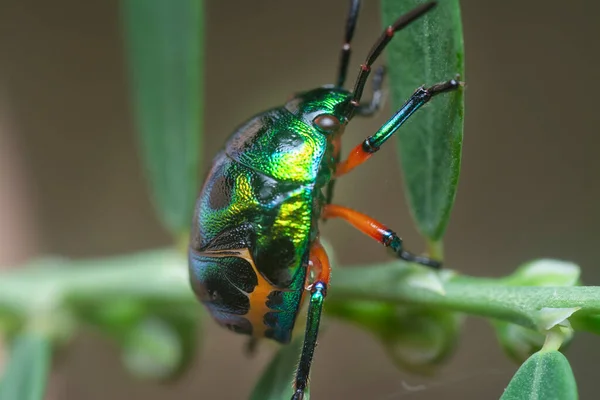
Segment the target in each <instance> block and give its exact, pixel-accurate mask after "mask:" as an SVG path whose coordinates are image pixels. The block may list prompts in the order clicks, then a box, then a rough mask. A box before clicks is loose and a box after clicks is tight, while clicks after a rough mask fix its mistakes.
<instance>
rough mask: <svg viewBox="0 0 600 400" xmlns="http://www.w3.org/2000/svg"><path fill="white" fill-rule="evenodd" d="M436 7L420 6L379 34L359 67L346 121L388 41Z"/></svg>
mask: <svg viewBox="0 0 600 400" xmlns="http://www.w3.org/2000/svg"><path fill="white" fill-rule="evenodd" d="M436 5H437V3H436V2H435V1H431V2H428V3H424V4H421V5H420V6H418V7H416V8H414V9H413V10H411V11H409V12H407V13H406V14H404V15H402V16H401V17H400V18H398V19H397V20H396V22H394V23H393V24H392V25H390V26H388V27H387V28H386V29H385V30H384V31H383V33H382V34H381V36H380V37H379V39H377V41H376V42H375V44H374V45H373V47H372V48H371V51H370V52H369V54H368V55H367V58H366V60H365V63H364V64H362V65H361V66H360V72H359V73H358V77H357V78H356V83H355V84H354V90H353V92H352V99H351V100H350V103H349V104H348V109H347V112H346V118H347V119H350V118H352V116H353V114H354V112H355V111H356V108H357V107H358V106H359V104H360V98H361V97H362V94H363V90H364V89H365V84H366V83H367V78H368V77H369V73H370V72H371V66H372V65H373V63H374V62H375V60H377V57H379V55H380V54H381V52H382V51H383V49H385V46H387V44H388V43H389V42H390V40H392V37H394V33H396V32H398V31H400V30H402V29H403V28H405V27H406V26H408V25H409V24H410V23H411V22H413V21H415V20H416V19H417V18H419V17H421V16H422V15H424V14H425V13H426V12H428V11H429V10H431V9H432V8H433V7H435V6H436Z"/></svg>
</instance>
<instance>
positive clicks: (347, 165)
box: [335, 77, 462, 177]
mask: <svg viewBox="0 0 600 400" xmlns="http://www.w3.org/2000/svg"><path fill="white" fill-rule="evenodd" d="M461 85H462V83H461V82H459V80H458V77H457V78H456V79H452V80H449V81H447V82H443V83H438V84H437V85H433V86H431V87H430V88H424V87H420V88H418V89H417V90H416V91H415V93H414V94H413V95H412V96H411V97H410V99H408V101H407V102H406V103H404V106H402V108H400V110H398V111H397V112H396V114H394V116H393V117H392V118H390V119H389V120H388V121H387V122H386V123H385V124H384V125H383V126H382V127H381V128H379V130H378V131H377V132H376V133H375V134H374V135H373V136H369V137H368V138H366V139H365V141H364V142H362V143H361V144H359V145H358V146H356V147H355V148H354V149H353V150H352V152H351V153H350V155H349V156H348V159H346V160H345V161H342V162H341V163H339V164H338V165H337V167H336V171H335V176H336V177H339V176H341V175H344V174H347V173H348V172H350V171H351V170H353V169H354V168H356V167H357V166H359V165H360V164H362V163H364V162H365V161H367V160H368V159H369V158H370V157H371V156H372V155H373V154H374V153H375V152H376V151H377V150H379V148H380V147H381V146H382V145H383V144H384V143H385V142H386V141H387V140H388V139H389V138H390V137H391V136H392V135H393V134H394V133H395V132H396V131H397V130H398V128H400V127H401V126H402V124H404V122H405V121H406V120H407V119H408V118H409V117H410V116H411V115H412V114H413V113H414V112H415V111H417V110H418V109H419V108H421V107H422V106H423V105H424V104H426V103H427V102H428V101H429V100H431V99H432V98H433V97H434V96H436V95H438V94H440V93H444V92H449V91H452V90H456V89H458V88H459V87H460V86H461Z"/></svg>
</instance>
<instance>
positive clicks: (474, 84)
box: [0, 0, 600, 400]
mask: <svg viewBox="0 0 600 400" xmlns="http://www.w3.org/2000/svg"><path fill="white" fill-rule="evenodd" d="M165 1H166V0H165ZM364 3H365V4H364V6H363V9H362V15H361V19H360V22H359V26H358V31H357V35H356V40H355V42H356V44H355V47H354V48H355V53H354V54H355V55H356V56H355V58H354V59H353V64H355V65H356V66H357V65H358V64H359V63H360V62H361V61H362V60H361V58H362V57H363V55H364V54H365V53H366V51H367V50H368V48H369V47H370V46H371V44H372V42H373V40H374V38H375V37H377V35H378V34H379V32H380V22H379V8H378V7H379V3H378V2H376V1H365V2H364ZM207 7H208V11H207V18H208V22H207V25H208V38H207V52H206V54H207V63H208V64H207V71H206V74H207V77H208V79H207V92H206V99H207V101H206V113H205V115H206V123H205V132H206V139H205V143H206V148H205V163H204V164H205V166H206V165H207V163H208V162H209V160H210V158H211V156H212V154H214V152H215V151H216V150H217V149H218V148H219V146H220V145H221V144H222V142H223V141H224V139H225V137H226V136H227V135H228V134H229V132H230V131H231V130H232V129H233V127H234V126H235V125H236V124H237V123H238V122H239V121H241V120H243V119H245V118H247V117H248V116H250V115H252V114H254V113H256V112H258V111H261V110H262V109H265V108H268V107H271V106H273V105H276V104H279V103H282V102H283V101H284V100H285V99H286V98H287V96H288V95H289V94H290V93H292V92H293V91H295V90H298V89H305V88H309V87H312V86H316V85H320V84H323V83H328V82H330V81H331V80H332V79H333V78H334V75H335V68H336V62H337V57H338V49H339V45H340V40H341V36H342V27H343V23H344V18H345V13H346V9H347V2H346V1H345V0H335V1H327V2H324V1H317V0H304V1H296V2H292V1H286V2H282V1H275V0H260V1H251V2H250V1H211V0H208V1H207ZM462 8H463V17H464V31H465V41H466V48H467V58H466V60H467V61H466V62H467V76H466V80H467V83H468V87H467V92H466V101H467V110H466V132H465V144H464V156H463V164H462V165H463V167H462V175H461V179H460V187H459V191H458V196H457V201H456V206H455V208H454V211H453V214H452V219H451V223H450V227H449V229H448V233H447V238H446V254H447V262H448V264H449V265H450V266H451V267H452V268H456V269H458V270H460V271H462V272H465V273H469V274H474V275H481V276H483V275H489V276H499V275H503V274H507V273H509V272H511V271H512V270H513V269H514V268H515V267H516V266H517V265H519V264H520V263H522V262H524V261H528V260H530V259H533V258H536V257H557V258H561V259H567V260H573V261H575V262H577V263H579V264H580V265H581V266H582V269H583V278H584V280H585V282H586V283H587V284H592V285H593V284H598V283H599V282H600V268H599V264H598V262H597V256H595V254H596V253H594V252H595V251H597V246H598V244H597V243H598V241H599V240H600V233H599V231H598V229H597V226H598V224H599V223H600V208H599V207H598V203H599V200H600V182H598V180H599V178H600V159H599V158H598V156H597V153H598V150H597V149H598V146H599V144H600V138H599V137H598V126H600V113H599V112H598V110H597V94H596V93H597V92H599V91H600V80H599V79H598V75H597V71H598V67H597V66H598V62H599V61H600V45H599V44H598V41H597V39H598V38H599V37H600V24H598V18H597V16H598V15H599V14H600V3H597V2H591V1H582V2H571V3H568V5H567V3H565V2H564V1H557V0H550V1H544V2H542V1H534V2H521V1H516V0H507V1H503V2H483V1H475V0H463V1H462ZM396 40H401V35H400V36H399V37H398V38H397V39H396ZM351 71H352V72H353V73H354V71H355V70H354V69H352V70H351ZM428 83H432V82H428ZM390 113H391V110H390V109H389V108H388V107H386V108H385V109H384V110H383V112H382V113H381V114H380V115H379V117H378V118H376V119H374V120H356V121H355V122H353V124H352V126H351V128H350V129H349V130H348V132H347V135H346V138H345V140H346V141H345V143H346V146H345V149H346V151H347V150H348V149H349V148H350V147H351V146H353V145H354V144H355V143H358V142H359V141H360V140H361V139H363V138H364V137H365V136H366V135H368V134H370V133H372V132H373V131H374V130H375V129H376V128H377V127H378V126H380V125H381V124H382V123H383V122H384V120H385V118H386V117H387V116H389V115H390ZM0 184H1V185H0V264H1V265H6V264H16V263H18V262H20V261H22V260H24V259H25V258H26V257H27V255H29V254H35V253H58V254H63V255H67V256H73V257H83V256H100V255H108V254H114V253H122V252H128V251H134V250H140V249H145V248H152V247H155V246H161V245H165V244H168V243H169V237H168V236H167V234H166V232H165V231H164V230H163V229H162V228H161V227H160V225H159V224H158V222H157V219H156V218H155V216H154V213H153V210H152V207H151V205H150V204H149V201H148V196H147V193H146V187H145V183H144V180H143V175H142V172H141V169H140V166H139V163H138V156H137V154H136V149H135V135H134V132H133V121H132V115H131V110H130V107H129V100H128V87H127V81H126V74H125V73H124V58H123V49H122V41H121V36H120V27H119V20H118V3H117V1H116V0H112V1H88V2H81V1H76V0H55V1H52V2H47V1H41V0H36V1H34V0H0ZM384 194H385V195H384ZM336 198H337V199H338V200H339V201H340V202H343V203H344V204H346V205H348V206H351V207H355V208H357V209H359V210H361V211H364V212H366V213H368V214H370V215H372V216H373V217H375V218H377V219H380V220H382V221H385V222H387V223H388V224H389V225H390V226H391V227H392V228H394V229H396V230H397V231H399V232H400V233H402V235H403V236H404V238H405V240H406V242H407V243H409V244H411V247H412V248H413V249H414V250H415V251H420V250H421V249H422V248H423V247H422V246H423V244H422V241H421V240H420V238H419V236H418V235H417V234H416V232H415V230H414V228H413V225H412V221H411V220H410V217H409V215H408V212H407V208H406V204H405V202H404V198H403V195H402V191H401V181H400V174H399V170H398V168H397V167H396V159H395V148H394V145H389V146H386V147H385V148H384V149H383V150H382V151H381V152H380V153H379V154H378V156H377V157H374V158H373V159H372V160H370V161H369V162H368V163H367V164H366V165H364V166H363V167H361V168H359V169H357V170H356V172H355V173H353V174H351V175H350V176H348V177H346V178H345V179H343V180H341V181H340V182H339V184H338V185H337V195H336ZM325 236H326V237H327V238H328V239H329V240H330V241H331V242H332V243H333V245H334V246H335V248H336V249H337V257H338V259H340V260H341V261H342V262H343V263H366V262H370V261H381V260H385V259H386V254H385V252H384V251H383V250H382V249H381V248H380V246H378V245H377V244H376V243H373V242H372V241H370V240H369V239H367V238H365V237H363V236H362V235H361V234H360V233H358V232H356V231H354V230H353V229H350V228H348V227H347V226H346V225H345V224H344V223H343V222H332V223H330V224H327V227H326V228H325ZM333 284H334V285H335V277H334V281H333ZM208 331H209V332H208V334H207V337H206V340H205V343H204V346H203V347H204V351H203V352H202V354H201V355H199V357H201V358H199V359H198V362H197V364H196V367H195V368H194V370H192V371H190V373H189V374H187V375H186V377H185V378H184V379H183V380H182V381H180V382H179V383H177V384H175V385H174V386H172V387H161V386H159V385H156V384H148V383H146V382H139V381H136V380H134V379H133V378H131V377H130V376H129V375H128V374H127V373H126V372H125V371H124V369H123V367H122V366H121V364H120V361H119V356H118V353H117V351H116V349H115V348H114V347H113V346H112V345H111V344H109V343H107V342H106V341H105V340H104V339H102V338H99V337H92V336H90V335H86V336H84V337H81V338H79V339H78V340H77V341H76V343H75V344H74V345H73V346H71V347H70V348H69V350H68V351H67V352H66V354H65V355H64V357H63V358H62V360H61V363H60V364H59V365H58V366H57V369H56V373H55V379H54V381H53V384H52V397H53V398H54V399H61V400H62V399H65V400H79V399H90V400H94V399H98V400H100V399H106V398H111V399H133V398H144V399H149V400H150V399H152V400H158V399H168V398H177V399H200V398H202V399H240V398H245V396H246V394H247V393H249V390H250V389H251V387H252V385H253V383H254V382H255V380H256V378H257V377H258V375H259V374H260V372H261V369H262V367H263V366H264V364H265V362H266V361H267V360H268V358H269V352H268V351H265V352H263V353H261V354H260V355H259V356H258V357H257V358H255V359H252V360H248V359H247V358H246V357H245V356H244V355H243V354H242V351H241V350H242V344H243V338H241V337H239V336H237V335H233V334H230V333H229V332H225V331H224V330H221V329H216V328H215V327H214V325H213V324H212V322H211V323H210V326H209V330H208ZM464 331H465V335H464V336H463V339H462V341H461V344H460V346H459V348H458V350H457V352H456V355H455V357H454V358H453V360H452V361H451V362H450V363H449V364H448V365H447V366H446V367H444V368H443V370H442V372H441V374H440V375H439V376H437V377H435V378H433V379H423V378H418V377H414V376H410V375H408V374H406V373H405V372H402V371H398V370H397V369H395V368H394V367H393V366H392V364H391V362H390V361H389V360H388V358H387V357H386V355H385V354H384V353H383V351H382V349H381V348H380V347H379V345H378V344H377V343H376V342H375V341H373V340H372V339H371V337H370V336H369V335H367V334H365V333H363V332H362V331H359V330H357V329H355V328H353V327H348V326H344V325H341V324H336V323H331V324H330V329H329V330H328V331H327V333H326V334H325V335H323V336H322V338H321V340H320V346H319V348H318V351H317V356H316V362H315V365H314V373H313V380H312V382H313V385H312V388H313V390H312V394H313V397H314V398H315V399H334V398H335V399H338V398H339V399H342V398H343V399H376V400H388V399H389V400H392V399H399V398H405V397H408V398H411V399H437V398H447V399H494V398H498V397H499V395H500V394H501V392H502V390H503V388H504V386H505V385H506V384H507V382H508V380H509V379H510V377H511V375H512V373H513V372H514V370H515V369H516V366H515V365H514V364H512V363H510V362H509V361H507V359H506V358H505V356H504V355H503V354H502V352H501V350H500V349H499V346H498V345H497V343H496V341H495V338H494V336H493V334H492V330H491V329H490V327H489V326H488V325H487V323H486V322H484V321H482V320H478V319H469V320H468V321H467V323H466V324H465V327H464ZM568 354H569V358H570V359H571V361H572V365H573V368H574V370H575V375H576V377H577V378H578V382H579V386H580V393H581V398H582V399H588V398H594V396H593V395H592V393H594V389H595V386H596V382H595V379H596V377H597V368H596V362H595V361H596V360H597V357H599V356H600V341H599V340H598V338H593V337H591V335H587V334H579V336H578V337H577V340H575V341H574V343H573V345H572V346H571V348H570V349H569V352H568ZM420 383H424V384H425V389H424V390H417V391H411V390H409V389H406V388H405V385H408V386H410V387H415V386H417V385H418V384H420ZM421 389H422V388H421Z"/></svg>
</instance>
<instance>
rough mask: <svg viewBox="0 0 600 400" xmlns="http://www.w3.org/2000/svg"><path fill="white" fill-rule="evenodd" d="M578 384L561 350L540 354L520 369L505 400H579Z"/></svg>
mask: <svg viewBox="0 0 600 400" xmlns="http://www.w3.org/2000/svg"><path fill="white" fill-rule="evenodd" d="M577 398H578V396H577V385H576V383H575V377H574V376H573V371H572V370H571V366H570V365H569V361H568V360H567V358H566V357H565V356H564V355H563V354H562V353H561V352H559V351H548V352H544V351H541V352H538V353H535V354H534V355H532V356H531V357H530V358H528V359H527V361H525V363H524V364H523V365H521V367H520V368H519V370H518V371H517V373H516V374H515V376H514V377H513V378H512V380H511V381H510V384H509V385H508V387H507V388H506V390H505V391H504V394H503V395H502V397H501V398H500V399H501V400H554V399H555V400H577Z"/></svg>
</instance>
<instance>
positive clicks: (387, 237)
mask: <svg viewBox="0 0 600 400" xmlns="http://www.w3.org/2000/svg"><path fill="white" fill-rule="evenodd" d="M323 218H324V219H330V218H341V219H344V220H346V221H347V222H349V223H350V224H351V225H353V226H354V227H355V228H356V229H358V230H359V231H361V232H363V233H364V234H366V235H368V236H370V237H372V238H373V239H375V240H377V241H378V242H379V243H381V244H383V245H384V246H386V247H388V248H390V249H392V250H393V251H394V253H395V254H396V256H398V258H401V259H403V260H406V261H410V262H415V263H418V264H421V265H425V266H427V267H431V268H434V269H439V268H441V267H442V263H441V262H440V261H436V260H433V259H431V258H428V257H423V256H419V255H416V254H413V253H410V252H408V251H406V250H405V249H404V246H403V245H402V239H400V238H399V237H398V235H396V233H395V232H394V231H392V230H391V229H388V228H387V227H386V226H385V225H383V224H382V223H380V222H378V221H376V220H374V219H373V218H371V217H369V216H367V215H365V214H362V213H360V212H358V211H355V210H353V209H351V208H347V207H343V206H338V205H334V204H328V205H326V206H325V207H324V209H323Z"/></svg>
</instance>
